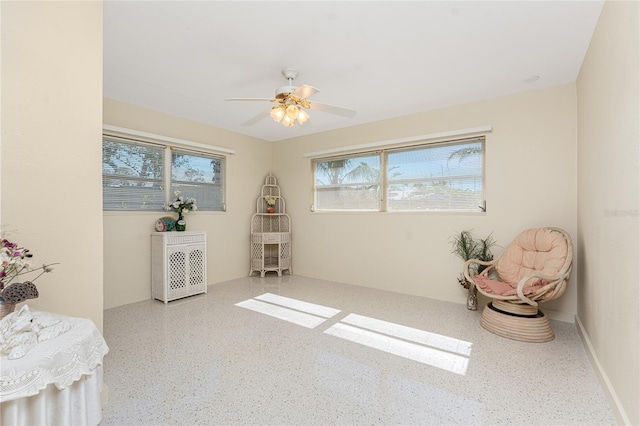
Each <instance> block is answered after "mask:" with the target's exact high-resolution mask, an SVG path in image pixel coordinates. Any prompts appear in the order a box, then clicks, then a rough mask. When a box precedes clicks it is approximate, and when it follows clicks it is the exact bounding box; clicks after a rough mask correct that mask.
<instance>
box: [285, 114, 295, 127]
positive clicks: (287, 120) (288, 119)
mask: <svg viewBox="0 0 640 426" xmlns="http://www.w3.org/2000/svg"><path fill="white" fill-rule="evenodd" d="M282 124H283V125H284V126H285V127H293V126H294V125H295V124H296V119H295V118H291V117H289V116H288V115H285V116H284V118H283V119H282Z"/></svg>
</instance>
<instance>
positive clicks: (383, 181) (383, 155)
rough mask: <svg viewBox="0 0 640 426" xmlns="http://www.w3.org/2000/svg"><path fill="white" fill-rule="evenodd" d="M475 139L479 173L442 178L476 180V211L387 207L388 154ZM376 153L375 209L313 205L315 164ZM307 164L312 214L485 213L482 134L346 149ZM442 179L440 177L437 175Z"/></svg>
mask: <svg viewBox="0 0 640 426" xmlns="http://www.w3.org/2000/svg"><path fill="white" fill-rule="evenodd" d="M474 142H478V143H480V147H481V152H480V155H481V157H480V162H481V164H480V174H479V175H474V174H471V175H459V176H449V177H448V178H445V179H453V180H461V179H465V178H466V179H470V178H472V179H477V178H479V179H480V182H481V186H482V191H481V193H482V195H481V199H482V201H481V203H480V204H481V205H478V206H477V210H476V209H475V208H467V209H389V189H390V187H391V185H393V184H394V180H393V179H390V177H389V176H388V174H389V170H388V159H389V155H393V154H395V153H399V152H409V151H419V150H425V149H437V148H440V147H447V146H456V145H460V146H462V145H467V144H470V143H474ZM371 154H376V155H378V156H379V158H380V161H379V163H380V171H381V172H380V181H379V195H380V197H379V198H380V199H379V208H378V209H373V210H363V209H348V208H347V209H323V208H318V207H317V193H318V190H317V178H316V164H317V163H320V162H328V161H335V160H344V159H352V158H358V157H361V156H365V155H371ZM310 160H311V161H310V167H311V181H312V182H311V206H310V207H311V208H310V210H311V212H312V213H320V214H323V213H357V212H370V213H425V214H443V213H444V214H460V213H464V214H484V213H485V212H486V170H485V164H486V136H485V135H479V136H471V137H465V138H457V139H449V140H440V141H430V142H427V141H415V142H414V143H411V144H410V145H402V146H392V147H388V148H382V149H377V150H361V151H356V150H354V151H350V152H349V153H341V154H340V155H336V156H318V157H312V158H311V159H310ZM441 179H442V178H441ZM406 180H407V182H411V181H413V182H415V181H420V180H438V177H432V178H414V179H411V178H408V179H406Z"/></svg>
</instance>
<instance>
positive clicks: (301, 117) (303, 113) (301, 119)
mask: <svg viewBox="0 0 640 426" xmlns="http://www.w3.org/2000/svg"><path fill="white" fill-rule="evenodd" d="M308 119H309V114H307V112H306V111H305V110H303V109H302V108H300V113H299V114H298V123H299V124H300V125H303V124H304V123H306V122H307V120H308Z"/></svg>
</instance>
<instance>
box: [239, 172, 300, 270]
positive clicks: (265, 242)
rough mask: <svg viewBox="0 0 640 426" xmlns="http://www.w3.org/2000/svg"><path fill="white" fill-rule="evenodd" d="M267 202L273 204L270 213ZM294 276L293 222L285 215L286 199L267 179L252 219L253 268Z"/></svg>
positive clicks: (274, 182) (272, 178) (274, 179)
mask: <svg viewBox="0 0 640 426" xmlns="http://www.w3.org/2000/svg"><path fill="white" fill-rule="evenodd" d="M267 200H269V201H273V203H274V205H273V208H272V209H269V205H268V203H267ZM285 270H288V271H289V274H291V218H290V217H289V215H288V214H287V213H286V211H285V203H284V198H282V196H281V195H280V187H279V186H278V185H277V184H276V178H275V177H274V176H273V175H269V176H267V178H266V179H265V182H264V185H263V186H262V191H261V194H260V197H258V200H257V201H256V214H254V215H253V216H252V217H251V268H250V269H249V276H251V275H253V273H254V272H260V276H261V277H264V275H265V273H267V272H269V271H274V272H277V273H278V276H279V277H280V276H282V271H285Z"/></svg>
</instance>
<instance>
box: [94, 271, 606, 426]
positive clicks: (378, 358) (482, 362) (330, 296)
mask: <svg viewBox="0 0 640 426" xmlns="http://www.w3.org/2000/svg"><path fill="white" fill-rule="evenodd" d="M265 294H266V295H265ZM299 301H301V302H306V303H307V304H303V303H300V302H299ZM238 304H239V305H238ZM310 304H312V305H310ZM265 309H266V312H268V313H264V312H265ZM479 317H480V311H477V312H472V311H468V310H467V309H466V308H465V306H464V305H459V304H454V303H448V302H442V301H435V300H431V299H426V298H421V297H414V296H407V295H402V294H397V293H391V292H386V291H380V290H373V289H367V288H362V287H356V286H350V285H344V284H337V283H333V282H328V281H322V280H316V279H311V278H304V277H298V276H286V275H285V276H284V277H282V278H278V277H276V276H267V277H266V278H263V279H261V278H259V277H251V278H243V279H238V280H233V281H229V282H226V283H222V284H216V285H213V286H209V289H208V293H207V294H206V295H198V296H193V297H190V298H186V299H182V300H178V301H174V302H170V303H169V304H168V305H165V304H163V303H162V302H159V301H154V300H148V301H143V302H138V303H134V304H130V305H126V306H121V307H117V308H113V309H108V310H106V311H105V316H104V336H105V339H106V340H107V343H108V345H109V348H110V353H109V354H108V355H107V356H106V358H105V376H104V380H105V383H106V384H107V385H108V386H109V403H108V405H107V406H106V408H105V410H104V413H103V414H104V415H103V422H102V424H103V425H105V426H107V425H165V424H166V425H174V424H175V425H196V424H203V425H204V424H210V425H233V424H261V425H285V424H287V425H288V424H295V425H342V424H344V425H346V424H349V425H360V424H389V425H396V424H403V425H438V424H463V425H474V424H489V425H492V424H503V425H514V424H526V425H570V424H573V425H586V424H590V425H613V424H615V418H614V416H613V413H612V411H611V409H610V407H609V405H608V403H607V401H606V399H605V396H604V393H603V391H602V389H601V388H600V386H599V384H598V381H597V379H596V377H595V374H594V372H593V370H592V368H591V366H590V365H589V362H588V359H587V355H586V353H585V350H584V347H583V346H582V343H581V341H580V338H579V336H578V333H577V331H576V329H575V326H574V325H573V324H569V323H563V322H557V321H552V327H553V329H554V332H555V334H556V338H555V340H553V341H552V342H549V343H538V344H533V343H522V342H516V341H512V340H508V339H504V338H500V337H498V336H495V335H493V334H491V333H489V332H487V331H485V330H484V329H483V328H482V327H480V325H479ZM300 324H304V325H300Z"/></svg>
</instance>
